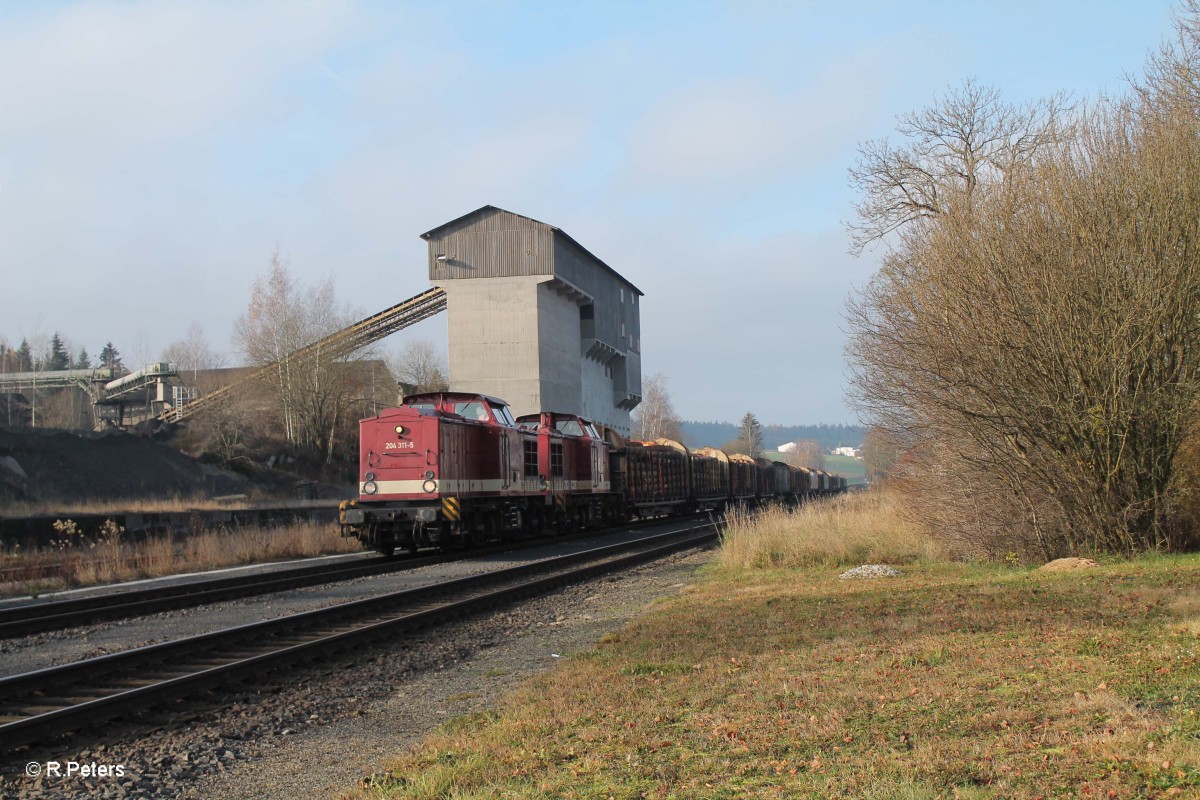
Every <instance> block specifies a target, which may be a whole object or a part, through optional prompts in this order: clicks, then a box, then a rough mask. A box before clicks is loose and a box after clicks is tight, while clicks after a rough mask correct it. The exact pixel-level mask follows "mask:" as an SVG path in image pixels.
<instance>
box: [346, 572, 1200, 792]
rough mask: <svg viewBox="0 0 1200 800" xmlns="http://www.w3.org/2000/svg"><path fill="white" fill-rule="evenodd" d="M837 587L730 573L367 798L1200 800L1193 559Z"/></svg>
mask: <svg viewBox="0 0 1200 800" xmlns="http://www.w3.org/2000/svg"><path fill="white" fill-rule="evenodd" d="M838 572H839V569H838V568H833V567H808V568H806V569H803V570H770V571H762V570H758V571H747V570H741V571H733V570H714V571H712V572H711V573H709V575H708V577H707V578H706V579H705V580H704V581H703V582H701V583H700V584H698V585H696V586H695V587H692V588H691V590H689V591H687V592H685V593H683V594H682V595H680V596H678V597H677V598H675V599H673V600H671V601H669V602H667V603H663V604H659V605H657V606H655V607H654V608H653V609H652V610H651V611H649V612H648V613H647V614H645V615H643V616H642V617H640V618H639V619H638V620H636V621H635V622H634V623H632V624H630V625H629V626H627V627H626V628H625V629H624V630H622V631H621V632H620V633H619V634H616V635H610V636H607V637H605V639H604V640H602V641H601V643H600V644H599V645H598V646H597V647H596V648H595V649H594V650H592V651H589V652H586V653H583V654H580V655H577V656H575V657H573V658H571V659H569V660H564V662H560V664H559V666H558V667H557V668H556V669H553V670H551V671H550V672H548V673H545V674H543V675H541V676H539V677H537V678H535V679H533V680H531V681H529V682H527V683H525V684H523V685H522V686H520V687H519V688H517V689H516V690H515V691H514V692H513V693H512V694H511V695H510V696H508V697H507V698H505V699H504V700H503V701H502V702H501V703H500V705H499V707H498V709H497V710H496V711H495V712H487V713H481V714H475V715H472V716H469V717H465V718H461V719H457V720H455V721H453V722H452V723H451V724H449V725H447V726H445V727H444V728H443V729H442V730H441V731H440V732H438V733H437V734H435V735H433V736H432V737H430V738H429V739H428V740H427V741H425V742H424V743H423V744H422V745H420V746H419V747H418V748H416V749H415V750H413V751H412V752H410V753H407V754H405V755H403V756H401V757H400V758H399V759H398V760H397V761H396V762H395V764H394V765H393V766H392V769H391V770H390V771H389V772H388V773H385V774H381V775H378V776H375V777H374V778H373V779H371V780H369V781H366V782H365V783H364V786H363V787H362V788H361V789H359V790H358V791H357V792H355V793H354V794H353V796H355V797H360V798H361V797H372V798H414V799H415V798H420V799H422V800H434V798H437V799H439V800H442V799H446V798H454V799H455V800H469V799H474V798H545V799H546V800H548V799H549V798H608V797H614V798H639V797H650V798H734V797H764V798H768V797H769V798H775V797H803V798H809V797H812V798H818V797H819V798H825V797H841V798H880V799H881V800H882V798H889V799H892V798H922V799H928V800H933V798H945V799H946V800H950V798H1022V799H1023V800H1034V798H1048V797H1079V798H1132V797H1141V798H1170V797H1197V796H1200V719H1198V718H1197V713H1198V711H1200V640H1198V639H1197V637H1196V635H1195V633H1194V632H1192V631H1190V630H1187V629H1186V623H1187V622H1188V620H1190V619H1193V618H1194V617H1193V616H1192V615H1194V613H1195V611H1196V608H1197V607H1200V603H1198V602H1197V601H1196V600H1195V598H1194V597H1193V598H1191V599H1190V600H1189V601H1188V602H1184V603H1181V604H1175V605H1173V604H1172V602H1171V601H1170V598H1173V597H1176V596H1178V595H1179V594H1180V593H1183V592H1188V591H1190V592H1192V593H1193V594H1194V591H1195V590H1194V589H1193V588H1192V587H1194V586H1196V585H1197V583H1200V558H1197V557H1187V558H1178V559H1172V558H1144V559H1140V560H1137V561H1134V562H1132V563H1128V564H1123V565H1108V566H1102V567H1099V568H1096V569H1093V570H1088V571H1083V572H1073V573H1058V574H1046V573H1036V572H1032V571H1014V570H1012V569H1010V568H1007V567H1005V566H1002V565H985V566H979V565H974V566H972V565H963V564H948V563H940V564H929V563H924V564H910V565H909V566H907V567H905V569H904V575H903V576H902V577H900V578H893V579H887V580H879V581H840V580H838V579H837V575H838ZM1181 625H1182V626H1184V627H1181Z"/></svg>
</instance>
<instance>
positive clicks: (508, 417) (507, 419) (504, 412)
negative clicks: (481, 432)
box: [492, 405, 517, 427]
mask: <svg viewBox="0 0 1200 800" xmlns="http://www.w3.org/2000/svg"><path fill="white" fill-rule="evenodd" d="M492 413H493V414H495V415H496V419H498V420H500V423H501V424H502V425H511V426H513V427H516V425H517V421H516V420H515V419H513V415H512V414H511V413H509V410H508V406H498V405H493V406H492Z"/></svg>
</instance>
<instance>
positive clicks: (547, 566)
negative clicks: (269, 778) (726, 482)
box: [0, 523, 717, 751]
mask: <svg viewBox="0 0 1200 800" xmlns="http://www.w3.org/2000/svg"><path fill="white" fill-rule="evenodd" d="M716 538H717V533H716V530H715V528H714V525H713V524H712V523H705V524H699V525H697V524H695V523H688V524H686V525H685V526H684V527H683V528H681V529H677V530H675V531H672V532H669V533H663V534H657V535H654V536H648V537H644V538H640V539H637V540H634V541H631V542H624V543H621V544H617V545H610V546H607V547H601V548H595V549H592V550H587V551H584V552H581V553H575V554H572V555H568V556H560V557H557V558H550V559H545V560H542V561H538V562H534V563H531V564H526V565H522V566H518V567H511V568H508V569H502V570H495V571H491V572H486V573H483V574H480V575H473V576H470V577H466V578H458V579H455V580H451V581H446V582H443V583H438V584H434V585H431V586H426V587H421V588H418V589H408V590H405V591H400V592H395V593H391V594H387V595H382V596H379V597H372V598H368V599H365V600H357V601H354V602H349V603H342V604H339V605H336V606H332V607H328V608H323V609H319V610H316V611H308V612H304V613H301V614H294V615H291V616H287V617H281V618H278V619H273V620H268V621H265V622H258V623H254V624H250V625H243V626H239V627H236V628H230V629H226V630H221V631H216V632H213V633H209V634H204V635H201V636H194V637H190V638H187V639H180V640H176V641H172V642H167V643H164V644H158V645H152V646H148V647H142V648H138V649H135V650H129V651H125V652H122V653H116V654H113V655H108V656H101V657H99V658H91V659H86V660H83V661H77V662H73V663H70V664H65V665H62V666H56V667H51V668H49V669H44V670H37V671H35V672H29V673H24V674H21V675H14V676H11V677H8V678H3V679H0V748H4V749H7V750H9V751H11V749H12V748H14V747H17V746H20V745H22V744H28V743H32V742H36V741H41V740H45V739H47V738H48V737H52V736H54V735H56V734H61V733H65V732H70V731H76V732H86V731H88V730H90V729H92V728H94V727H96V726H97V725H99V724H100V723H103V722H105V721H108V720H112V719H115V718H118V717H126V716H129V715H130V714H132V713H134V712H136V711H140V710H142V709H146V708H150V707H154V706H159V705H162V704H163V703H166V702H169V701H172V700H177V699H179V698H184V697H189V696H194V695H196V694H197V693H202V692H206V691H208V690H210V689H212V688H214V687H217V686H221V685H227V684H231V683H236V682H239V681H244V680H246V679H251V678H252V679H255V680H259V679H261V676H263V675H264V674H265V673H271V672H277V671H280V670H285V669H288V668H294V667H297V666H299V665H302V664H306V663H309V662H312V661H316V660H321V659H328V658H332V657H336V656H337V654H339V653H343V652H346V651H348V650H349V651H352V652H360V650H361V647H362V646H363V645H364V644H366V643H369V642H371V641H373V640H376V639H381V638H389V637H395V636H396V634H398V633H402V632H405V631H411V630H415V629H420V628H425V627H430V626H433V625H437V624H442V623H445V622H448V621H450V620H453V619H456V618H458V617H462V616H466V615H469V614H472V613H476V612H479V611H484V610H491V609H494V608H496V607H498V606H500V605H503V604H509V603H512V602H515V601H518V600H520V599H522V598H526V597H531V596H534V595H537V594H542V593H545V592H547V591H550V590H552V589H553V588H555V587H558V586H562V585H566V584H569V583H574V582H578V581H583V580H587V579H589V578H592V577H595V576H597V575H600V574H604V573H607V572H612V571H616V570H621V569H625V568H629V567H632V566H635V565H637V564H640V563H644V562H647V561H652V560H655V559H658V558H661V557H663V556H666V555H669V554H670V553H674V552H677V551H680V550H684V549H689V548H695V547H701V546H705V545H707V544H709V543H711V542H713V541H714V540H715V539H716Z"/></svg>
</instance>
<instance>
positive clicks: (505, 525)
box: [340, 392, 845, 555]
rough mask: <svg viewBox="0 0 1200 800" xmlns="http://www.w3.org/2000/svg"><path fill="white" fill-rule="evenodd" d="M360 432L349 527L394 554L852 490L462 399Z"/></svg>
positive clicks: (377, 421)
mask: <svg viewBox="0 0 1200 800" xmlns="http://www.w3.org/2000/svg"><path fill="white" fill-rule="evenodd" d="M359 435H360V439H359V487H358V493H359V496H358V499H357V500H351V501H346V502H344V503H343V504H342V509H341V513H340V518H341V522H342V530H343V533H344V534H345V535H353V536H356V537H357V538H358V539H359V540H360V541H361V542H362V543H363V544H364V545H366V546H368V547H371V548H373V549H375V550H378V551H380V552H381V553H384V554H386V555H391V554H392V553H394V552H395V551H396V549H397V548H407V549H409V550H413V551H415V550H417V549H418V548H421V547H439V548H442V549H447V550H449V549H458V548H460V547H465V546H468V545H473V544H477V543H480V542H485V541H494V540H501V539H505V538H515V537H516V536H517V535H518V534H522V533H523V534H535V535H536V534H538V533H542V532H545V531H548V530H555V531H567V530H575V529H580V528H587V527H592V526H596V525H604V524H611V523H614V522H617V521H620V520H625V519H631V518H633V517H650V516H662V515H670V514H678V513H686V512H691V511H698V510H705V509H711V510H714V511H721V510H723V509H724V508H725V506H726V505H728V504H730V503H759V502H767V501H771V500H780V501H784V502H791V503H795V502H800V501H801V500H803V499H806V498H808V497H811V496H814V495H817V494H824V493H832V492H834V491H840V490H842V489H844V488H845V481H844V479H842V478H839V477H838V476H833V475H826V474H825V473H823V472H820V473H818V472H816V471H810V470H804V469H801V468H796V467H790V466H787V465H784V464H779V463H775V462H767V461H763V460H761V459H759V460H757V461H756V460H755V459H751V458H749V457H748V456H743V455H732V456H727V455H726V454H725V453H723V452H722V451H720V450H716V449H714V448H701V449H698V450H688V448H686V447H684V446H683V445H682V444H680V443H678V442H674V441H671V440H669V439H657V440H655V441H653V442H637V441H629V442H626V441H624V440H623V439H622V438H621V437H620V436H618V435H617V434H616V433H615V432H614V431H611V430H609V429H603V428H601V427H599V426H597V425H595V424H593V423H592V422H589V421H588V420H586V419H583V418H582V417H578V416H575V415H573V414H561V413H557V412H550V411H543V412H542V413H540V414H530V415H526V416H522V417H520V418H519V419H514V418H513V416H512V413H511V412H510V411H509V408H508V404H507V403H505V402H504V401H503V400H500V399H497V398H495V397H489V396H487V395H479V394H469V393H463V392H439V393H431V394H418V395H411V396H409V397H406V398H405V399H404V404H403V405H402V406H400V407H399V408H391V409H387V410H385V411H384V412H383V413H381V414H379V416H376V417H371V418H368V419H364V420H362V421H361V422H360V423H359Z"/></svg>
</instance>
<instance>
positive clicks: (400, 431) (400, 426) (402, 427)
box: [396, 425, 404, 433]
mask: <svg viewBox="0 0 1200 800" xmlns="http://www.w3.org/2000/svg"><path fill="white" fill-rule="evenodd" d="M396 433H404V426H403V425H397V426H396Z"/></svg>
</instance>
